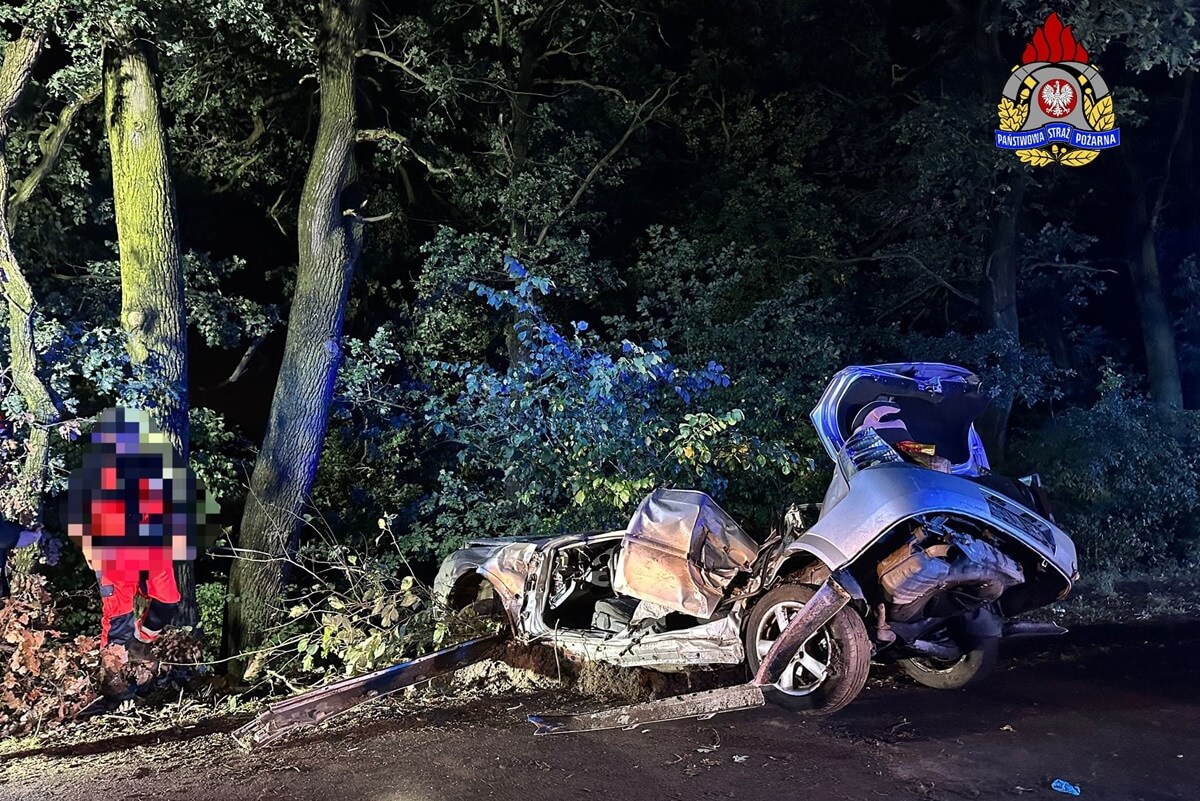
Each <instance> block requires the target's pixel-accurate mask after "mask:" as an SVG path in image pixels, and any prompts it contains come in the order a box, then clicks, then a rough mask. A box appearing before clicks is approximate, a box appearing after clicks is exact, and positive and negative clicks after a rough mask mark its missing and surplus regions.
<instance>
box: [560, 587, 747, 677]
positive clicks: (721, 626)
mask: <svg viewBox="0 0 1200 801" xmlns="http://www.w3.org/2000/svg"><path fill="white" fill-rule="evenodd" d="M741 620H742V608H741V605H740V604H739V605H737V606H735V607H734V608H733V609H732V610H731V611H730V613H729V615H727V616H725V617H722V618H720V619H718V620H713V621H711V622H709V623H705V624H704V625H703V626H698V627H696V628H691V629H686V630H684V631H667V632H661V633H654V634H647V635H645V637H643V638H642V639H641V640H640V641H639V642H638V646H637V648H633V649H630V647H629V646H630V638H629V637H628V636H620V635H619V636H616V637H612V638H610V639H607V640H604V639H600V638H598V637H595V636H590V635H588V634H585V633H579V632H573V631H570V630H563V631H559V632H556V633H555V635H554V636H553V638H552V639H551V642H552V643H553V644H554V645H555V646H556V647H557V648H559V649H560V650H561V651H563V652H565V653H567V654H568V655H570V656H571V657H573V658H575V659H578V660H581V661H583V662H607V663H609V664H612V665H617V666H618V667H626V668H630V667H642V668H650V669H651V670H658V671H662V672H664V673H671V672H679V671H686V670H695V669H704V668H706V667H711V666H716V665H736V664H740V663H741V662H742V661H743V660H744V659H745V656H746V654H745V648H744V647H743V646H742V636H741V630H742V629H741ZM635 636H636V635H635Z"/></svg>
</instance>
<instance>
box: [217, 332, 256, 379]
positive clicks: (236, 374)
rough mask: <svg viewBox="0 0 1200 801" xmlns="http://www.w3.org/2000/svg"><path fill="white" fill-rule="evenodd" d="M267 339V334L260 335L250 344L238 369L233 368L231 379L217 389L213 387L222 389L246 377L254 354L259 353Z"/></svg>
mask: <svg viewBox="0 0 1200 801" xmlns="http://www.w3.org/2000/svg"><path fill="white" fill-rule="evenodd" d="M266 338H267V335H266V334H260V335H259V336H257V337H255V338H254V341H253V342H251V343H250V347H248V348H246V352H245V353H244V354H243V355H242V360H241V361H240V362H238V364H237V367H235V368H233V372H232V373H230V374H229V378H226V379H225V380H224V381H222V382H221V383H220V384H217V385H216V386H215V387H213V389H220V388H221V387H224V386H228V385H230V384H232V383H233V382H235V381H237V380H238V379H239V378H241V377H242V376H243V375H245V374H246V369H247V368H248V367H249V366H250V359H251V358H253V357H254V354H255V353H256V352H257V351H258V348H259V346H261V345H262V343H263V340H264V339H266Z"/></svg>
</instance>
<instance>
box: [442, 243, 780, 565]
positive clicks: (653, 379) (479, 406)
mask: <svg viewBox="0 0 1200 801" xmlns="http://www.w3.org/2000/svg"><path fill="white" fill-rule="evenodd" d="M507 268H508V271H509V277H510V279H511V284H510V286H509V287H508V288H503V289H497V288H494V287H491V286H488V285H485V284H482V283H478V282H473V283H471V285H470V289H471V290H472V291H473V292H475V294H477V295H478V296H480V297H481V298H483V299H484V300H485V301H486V302H487V303H488V304H489V305H490V306H492V307H493V308H494V309H497V310H500V311H502V312H504V313H506V314H507V315H508V319H509V320H510V321H512V322H511V324H512V325H513V326H514V336H513V337H511V339H512V340H513V341H514V342H515V347H516V351H515V352H512V353H510V354H509V363H508V365H507V368H506V369H504V370H497V369H494V368H492V367H490V366H488V365H485V364H479V363H475V362H460V363H457V364H450V363H446V362H440V361H435V362H432V363H431V364H430V369H431V370H432V371H433V372H434V373H435V374H437V375H438V376H440V379H439V381H444V379H445V377H447V376H449V377H452V378H453V379H454V380H455V385H456V390H455V391H452V392H450V393H449V394H448V396H447V397H444V398H438V397H435V398H433V399H432V400H430V401H429V402H428V404H427V405H426V408H425V420H426V421H427V422H428V424H429V426H430V427H431V430H432V433H433V434H434V435H435V436H437V437H440V438H442V440H443V442H444V443H445V445H446V446H448V447H449V448H451V449H452V450H453V453H454V459H453V461H452V462H451V463H450V464H449V465H448V466H447V467H446V468H445V469H444V470H442V471H441V473H440V475H439V477H438V484H437V487H436V488H435V490H434V492H433V493H432V495H431V496H430V497H429V499H428V501H427V502H426V504H425V507H424V510H423V512H424V516H423V521H424V522H423V525H424V526H427V527H429V528H431V529H432V530H433V531H436V532H437V533H438V536H437V537H431V539H434V540H440V541H441V544H442V546H443V548H444V549H448V548H452V547H454V546H455V545H457V544H458V543H460V542H461V541H462V540H463V539H465V538H467V537H478V536H486V535H496V534H514V533H521V534H524V535H529V534H535V533H550V532H553V531H561V530H565V529H574V530H579V529H585V528H594V527H598V526H606V525H619V524H623V523H624V522H625V520H626V519H627V518H628V515H629V514H630V512H631V511H632V508H631V507H632V505H633V504H635V503H636V502H637V501H638V500H639V499H640V498H641V497H642V496H643V495H644V494H646V493H647V492H649V491H650V490H651V489H653V488H655V487H659V486H672V485H673V486H685V487H691V488H697V489H702V490H705V491H707V492H709V493H711V494H713V495H716V496H721V495H722V494H724V493H725V491H726V489H727V488H728V487H729V484H730V482H731V481H751V480H753V478H752V477H755V476H763V475H768V474H778V473H782V474H784V475H789V474H791V473H792V472H793V471H794V468H795V466H796V463H797V461H798V460H797V457H796V456H795V455H794V454H793V453H792V452H791V451H790V450H789V449H788V448H786V447H784V446H783V445H780V444H778V443H775V442H771V441H763V440H760V439H758V438H756V437H753V436H749V435H746V434H743V433H741V431H740V430H739V429H740V424H741V423H742V421H743V420H744V419H745V415H744V413H743V412H742V410H741V409H736V408H735V409H721V408H714V407H712V406H708V407H706V406H705V405H704V401H705V400H707V396H708V394H709V392H710V390H713V389H715V388H718V387H727V386H729V385H730V383H731V379H730V377H729V376H728V375H727V374H726V373H725V371H724V369H723V368H722V367H721V366H720V365H719V364H717V363H715V362H711V361H710V362H708V364H707V365H705V366H704V367H702V368H699V369H695V370H688V369H684V368H682V367H680V366H679V365H678V364H676V363H674V362H673V360H672V358H671V354H670V353H669V352H668V351H667V349H666V345H665V343H664V342H662V341H660V340H657V339H651V340H650V341H649V342H647V343H645V344H637V343H634V342H631V341H629V340H624V341H622V342H619V343H609V342H605V341H604V340H603V339H602V338H601V337H600V336H599V335H597V334H596V333H594V332H592V331H591V330H590V329H589V326H588V324H587V323H586V322H583V321H579V322H575V323H573V324H572V325H571V328H570V330H569V331H568V332H567V333H562V332H560V330H559V328H558V327H556V326H555V325H553V324H552V323H550V322H549V321H548V320H547V319H546V317H545V316H544V313H543V310H542V308H541V306H540V304H539V302H538V298H539V296H544V295H547V294H549V293H550V291H551V284H550V281H549V280H548V279H546V278H543V277H537V276H533V275H530V274H529V273H528V272H527V271H526V270H525V268H524V267H523V266H521V265H520V264H519V263H517V262H516V261H515V260H511V259H510V260H508V262H507ZM434 383H438V382H436V381H435V382H434Z"/></svg>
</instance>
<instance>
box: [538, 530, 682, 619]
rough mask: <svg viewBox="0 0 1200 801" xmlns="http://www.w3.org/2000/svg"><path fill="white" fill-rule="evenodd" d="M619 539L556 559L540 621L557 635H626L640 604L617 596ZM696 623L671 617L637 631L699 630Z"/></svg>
mask: <svg viewBox="0 0 1200 801" xmlns="http://www.w3.org/2000/svg"><path fill="white" fill-rule="evenodd" d="M621 542H622V540H621V538H620V537H614V538H613V539H609V540H603V541H594V540H593V541H589V542H585V543H582V544H581V545H577V546H568V547H565V548H561V549H559V550H558V552H557V553H555V554H554V564H553V567H552V568H551V572H550V588H549V591H548V593H547V595H546V603H545V606H544V608H543V610H542V617H543V620H544V621H545V623H546V625H547V626H550V627H551V628H557V629H573V630H585V631H586V630H592V631H597V632H604V633H606V634H610V635H615V634H621V633H622V632H625V631H627V630H628V629H629V628H630V626H631V625H632V624H633V621H634V616H635V612H636V611H637V609H638V606H639V605H641V604H642V601H640V600H639V599H637V598H633V597H630V596H627V595H619V594H618V593H616V592H615V591H614V590H613V576H614V575H615V572H616V569H617V559H618V557H619V556H620V553H621ZM698 622H699V621H698V620H697V619H696V618H694V617H689V616H687V615H683V614H679V613H676V612H670V613H668V614H665V615H663V616H662V617H649V618H644V619H642V620H639V621H638V624H637V628H638V630H639V631H647V632H660V631H674V630H678V629H684V628H688V627H690V626H695V625H696V624H697V623H698Z"/></svg>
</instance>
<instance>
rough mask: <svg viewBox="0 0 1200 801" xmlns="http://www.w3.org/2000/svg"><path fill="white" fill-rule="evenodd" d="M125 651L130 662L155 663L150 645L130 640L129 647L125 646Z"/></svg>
mask: <svg viewBox="0 0 1200 801" xmlns="http://www.w3.org/2000/svg"><path fill="white" fill-rule="evenodd" d="M125 650H126V651H127V652H128V653H129V661H130V662H152V661H154V656H153V655H152V654H151V653H150V643H146V642H142V641H141V640H138V639H134V640H130V642H129V645H127V646H125Z"/></svg>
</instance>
